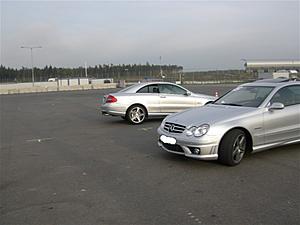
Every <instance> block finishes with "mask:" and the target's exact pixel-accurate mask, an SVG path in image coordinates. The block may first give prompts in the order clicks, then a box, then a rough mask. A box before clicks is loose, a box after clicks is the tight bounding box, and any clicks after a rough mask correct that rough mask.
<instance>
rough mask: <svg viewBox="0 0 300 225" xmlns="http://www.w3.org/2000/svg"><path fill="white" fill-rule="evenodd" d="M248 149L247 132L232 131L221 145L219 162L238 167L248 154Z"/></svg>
mask: <svg viewBox="0 0 300 225" xmlns="http://www.w3.org/2000/svg"><path fill="white" fill-rule="evenodd" d="M246 148H247V137H246V134H245V132H244V131H242V130H239V129H235V130H231V131H229V132H228V133H227V134H226V135H225V136H224V137H223V139H222V141H221V143H220V146H219V152H218V160H219V161H220V162H221V163H223V164H226V165H229V166H235V165H238V164H239V163H240V162H241V161H242V159H243V157H244V155H245V153H246Z"/></svg>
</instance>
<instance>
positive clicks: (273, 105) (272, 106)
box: [268, 102, 284, 111]
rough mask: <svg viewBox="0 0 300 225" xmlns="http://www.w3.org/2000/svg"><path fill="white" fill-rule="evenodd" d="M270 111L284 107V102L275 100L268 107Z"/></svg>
mask: <svg viewBox="0 0 300 225" xmlns="http://www.w3.org/2000/svg"><path fill="white" fill-rule="evenodd" d="M268 109H269V111H273V110H280V109H284V104H282V103H280V102H274V103H272V104H271V105H270V106H269V107H268Z"/></svg>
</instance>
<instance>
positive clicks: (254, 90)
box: [214, 86, 274, 107]
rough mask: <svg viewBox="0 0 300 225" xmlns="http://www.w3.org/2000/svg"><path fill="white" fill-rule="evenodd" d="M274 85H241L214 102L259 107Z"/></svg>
mask: <svg viewBox="0 0 300 225" xmlns="http://www.w3.org/2000/svg"><path fill="white" fill-rule="evenodd" d="M273 89H274V87H265V86H239V87H237V88H235V89H233V90H232V91H230V92H228V93H227V94H226V95H224V96H223V97H221V98H220V99H218V100H217V101H216V102H215V103H214V104H218V105H232V106H244V107H258V106H260V104H261V103H262V102H263V101H264V100H265V99H266V97H267V96H268V95H269V94H270V92H271V91H272V90H273Z"/></svg>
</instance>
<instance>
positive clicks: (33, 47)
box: [21, 46, 42, 86]
mask: <svg viewBox="0 0 300 225" xmlns="http://www.w3.org/2000/svg"><path fill="white" fill-rule="evenodd" d="M21 48H27V49H30V58H31V78H32V86H34V69H33V52H32V50H33V49H35V48H42V46H21Z"/></svg>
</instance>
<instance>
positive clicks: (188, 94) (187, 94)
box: [184, 91, 192, 96]
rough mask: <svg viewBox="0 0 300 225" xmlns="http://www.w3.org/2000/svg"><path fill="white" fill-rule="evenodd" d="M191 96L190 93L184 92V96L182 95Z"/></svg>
mask: <svg viewBox="0 0 300 225" xmlns="http://www.w3.org/2000/svg"><path fill="white" fill-rule="evenodd" d="M191 94H192V93H191V92H189V91H187V92H185V94H184V95H186V96H190V95H191Z"/></svg>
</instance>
